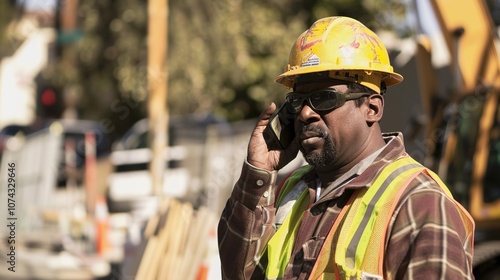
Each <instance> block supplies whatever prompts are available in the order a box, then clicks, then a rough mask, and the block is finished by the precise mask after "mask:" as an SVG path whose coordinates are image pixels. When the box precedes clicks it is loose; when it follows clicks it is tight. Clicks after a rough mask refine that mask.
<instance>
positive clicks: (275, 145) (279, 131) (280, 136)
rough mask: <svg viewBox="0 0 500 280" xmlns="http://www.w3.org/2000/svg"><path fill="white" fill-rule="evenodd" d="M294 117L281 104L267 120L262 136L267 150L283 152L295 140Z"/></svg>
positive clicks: (284, 104) (284, 105)
mask: <svg viewBox="0 0 500 280" xmlns="http://www.w3.org/2000/svg"><path fill="white" fill-rule="evenodd" d="M294 121H295V116H294V114H292V113H290V112H289V111H288V109H287V107H286V103H283V104H282V105H281V106H280V108H279V109H278V110H276V112H274V114H273V115H272V116H271V118H270V119H269V123H268V124H267V126H266V128H265V129H264V132H263V135H264V139H265V140H266V144H267V147H268V149H269V150H285V149H286V148H288V146H289V145H290V144H291V143H292V141H293V139H294V138H295V128H294Z"/></svg>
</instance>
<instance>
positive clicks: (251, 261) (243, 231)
mask: <svg viewBox="0 0 500 280" xmlns="http://www.w3.org/2000/svg"><path fill="white" fill-rule="evenodd" d="M276 174H277V173H276V172H268V171H264V170H259V169H256V168H253V167H252V166H251V165H249V164H248V163H246V162H245V164H244V165H243V168H242V173H241V176H240V178H239V180H238V181H237V183H236V185H235V187H234V189H233V192H232V194H231V197H230V198H229V200H228V202H227V204H226V207H225V208H224V211H223V213H222V215H221V219H220V221H219V226H218V239H219V255H220V258H221V266H222V274H223V278H224V279H250V276H251V275H252V272H253V270H254V269H255V266H256V264H257V261H258V259H259V258H260V255H261V254H262V251H263V249H264V246H265V244H266V243H267V241H268V240H269V238H270V237H271V236H272V234H273V233H274V230H275V229H274V225H273V222H274V214H275V208H274V185H275V183H276Z"/></svg>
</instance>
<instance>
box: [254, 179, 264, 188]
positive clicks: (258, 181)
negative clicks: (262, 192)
mask: <svg viewBox="0 0 500 280" xmlns="http://www.w3.org/2000/svg"><path fill="white" fill-rule="evenodd" d="M256 184H257V186H259V187H262V185H264V181H262V180H257V182H256Z"/></svg>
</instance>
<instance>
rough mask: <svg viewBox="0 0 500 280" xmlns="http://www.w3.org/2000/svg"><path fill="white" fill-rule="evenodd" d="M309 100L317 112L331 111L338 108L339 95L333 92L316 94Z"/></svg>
mask: <svg viewBox="0 0 500 280" xmlns="http://www.w3.org/2000/svg"><path fill="white" fill-rule="evenodd" d="M309 100H310V102H311V105H312V107H313V108H314V109H316V110H331V109H334V108H336V107H337V106H338V104H337V95H335V92H332V91H319V92H314V93H313V94H311V96H310V97H309Z"/></svg>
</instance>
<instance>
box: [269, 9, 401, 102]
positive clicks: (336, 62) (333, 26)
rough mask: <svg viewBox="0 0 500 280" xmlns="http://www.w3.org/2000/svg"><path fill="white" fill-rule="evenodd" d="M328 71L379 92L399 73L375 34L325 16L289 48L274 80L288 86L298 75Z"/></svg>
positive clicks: (398, 77) (351, 22)
mask: <svg viewBox="0 0 500 280" xmlns="http://www.w3.org/2000/svg"><path fill="white" fill-rule="evenodd" d="M324 71H329V72H328V73H329V77H330V78H333V79H337V80H344V81H349V82H356V83H359V84H361V85H363V86H366V87H368V88H371V89H373V90H374V91H376V92H378V93H380V92H381V87H382V90H384V88H385V87H384V86H383V85H382V83H384V84H385V85H386V86H391V85H395V84H397V83H399V82H401V81H402V80H403V76H401V75H400V74H398V73H395V72H394V71H393V68H392V66H391V64H390V61H389V55H388V54H387V50H386V49H385V47H384V45H383V44H382V42H381V41H380V39H379V37H378V36H377V35H376V34H375V33H374V32H373V31H371V30H370V29H368V28H367V27H366V26H365V25H363V24H362V23H360V22H359V21H357V20H355V19H352V18H348V17H327V18H323V19H320V20H318V21H316V22H315V23H314V24H313V25H312V26H311V27H310V28H309V29H308V30H306V31H305V32H304V33H302V34H301V35H300V36H299V38H297V41H296V42H295V44H294V45H293V47H292V50H291V51H290V57H289V63H288V66H287V67H286V68H285V72H284V73H283V74H281V75H279V76H278V77H277V78H276V80H275V81H276V82H277V83H279V84H283V85H284V86H285V87H288V88H292V87H293V86H294V84H295V81H296V78H297V77H298V76H300V75H304V74H310V73H317V72H324Z"/></svg>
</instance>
